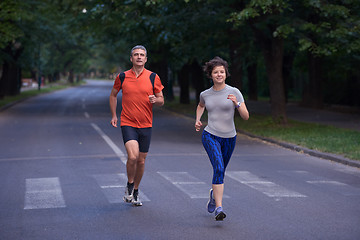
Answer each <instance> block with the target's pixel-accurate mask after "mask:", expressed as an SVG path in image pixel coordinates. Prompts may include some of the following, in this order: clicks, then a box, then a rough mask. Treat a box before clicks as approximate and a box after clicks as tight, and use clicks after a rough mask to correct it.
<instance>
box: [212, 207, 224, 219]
mask: <svg viewBox="0 0 360 240" xmlns="http://www.w3.org/2000/svg"><path fill="white" fill-rule="evenodd" d="M224 218H226V214H225V213H224V212H223V209H222V207H218V208H216V210H215V220H216V221H222V220H224Z"/></svg>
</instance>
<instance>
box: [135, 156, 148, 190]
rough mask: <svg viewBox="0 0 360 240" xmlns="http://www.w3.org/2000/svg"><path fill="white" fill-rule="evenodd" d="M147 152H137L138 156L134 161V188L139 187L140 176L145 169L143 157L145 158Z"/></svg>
mask: <svg viewBox="0 0 360 240" xmlns="http://www.w3.org/2000/svg"><path fill="white" fill-rule="evenodd" d="M146 156H147V153H142V152H140V153H139V157H138V159H137V161H136V171H135V177H134V188H135V189H139V185H140V182H141V179H142V176H143V175H144V171H145V159H146Z"/></svg>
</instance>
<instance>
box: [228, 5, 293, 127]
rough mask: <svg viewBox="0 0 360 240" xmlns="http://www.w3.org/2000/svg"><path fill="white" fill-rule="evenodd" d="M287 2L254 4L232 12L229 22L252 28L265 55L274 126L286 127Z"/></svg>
mask: <svg viewBox="0 0 360 240" xmlns="http://www.w3.org/2000/svg"><path fill="white" fill-rule="evenodd" d="M288 11H289V4H288V3H287V1H281V0H277V1H266V0H260V1H257V0H251V1H249V2H247V4H246V7H245V8H244V9H243V10H242V11H240V12H233V14H232V17H231V19H230V21H233V22H235V23H237V24H238V26H241V25H242V24H244V23H247V24H249V25H250V26H251V28H252V31H253V34H254V36H255V38H256V42H257V43H258V45H259V46H260V48H261V49H262V52H263V56H264V60H265V65H266V71H267V76H268V81H269V88H270V101H271V114H272V118H273V120H274V121H275V122H278V123H281V124H286V123H287V115H286V98H285V88H284V80H283V75H282V74H283V72H282V71H283V52H284V39H285V38H286V37H287V36H288V34H289V33H290V32H291V31H292V28H291V27H290V26H289V25H288V24H287V23H288V22H289V21H288V20H289V19H288V17H287V15H286V14H287V12H288Z"/></svg>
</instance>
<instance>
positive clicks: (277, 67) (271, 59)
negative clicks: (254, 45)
mask: <svg viewBox="0 0 360 240" xmlns="http://www.w3.org/2000/svg"><path fill="white" fill-rule="evenodd" d="M269 43H270V44H268V47H267V48H264V57H265V64H266V72H267V75H268V81H269V90H270V100H271V115H272V118H273V120H274V121H275V122H277V123H280V124H287V116H286V99H285V89H284V81H283V75H282V70H283V69H282V66H283V51H284V40H283V39H280V38H271V40H270V42H269Z"/></svg>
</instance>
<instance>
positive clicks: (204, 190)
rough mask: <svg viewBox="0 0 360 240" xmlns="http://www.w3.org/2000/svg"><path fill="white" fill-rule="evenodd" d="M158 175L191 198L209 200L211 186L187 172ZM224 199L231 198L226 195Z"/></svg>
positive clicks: (161, 173)
mask: <svg viewBox="0 0 360 240" xmlns="http://www.w3.org/2000/svg"><path fill="white" fill-rule="evenodd" d="M158 174H160V175H161V176H162V177H164V178H165V179H166V180H168V181H169V182H171V183H172V184H174V186H176V187H177V188H178V189H180V190H181V191H182V192H184V193H186V194H187V195H188V196H189V197H190V198H209V188H210V185H209V184H206V183H205V182H202V181H200V180H199V179H197V178H196V177H193V176H191V175H190V174H189V173H187V172H158ZM223 198H229V196H227V195H225V194H224V196H223Z"/></svg>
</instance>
